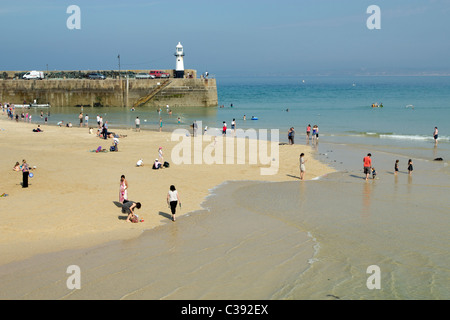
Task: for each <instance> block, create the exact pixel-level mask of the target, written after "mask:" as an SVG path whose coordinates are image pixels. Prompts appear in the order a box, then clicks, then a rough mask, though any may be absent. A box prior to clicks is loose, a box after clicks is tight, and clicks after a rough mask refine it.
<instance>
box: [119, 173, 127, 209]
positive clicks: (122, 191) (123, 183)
mask: <svg viewBox="0 0 450 320" xmlns="http://www.w3.org/2000/svg"><path fill="white" fill-rule="evenodd" d="M125 200H128V181H127V179H125V176H124V175H122V176H121V177H120V188H119V202H120V203H123V202H124V201H125Z"/></svg>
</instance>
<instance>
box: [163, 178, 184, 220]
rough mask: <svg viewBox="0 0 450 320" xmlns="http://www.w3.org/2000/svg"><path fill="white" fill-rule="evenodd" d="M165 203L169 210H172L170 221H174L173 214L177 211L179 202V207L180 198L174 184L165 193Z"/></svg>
mask: <svg viewBox="0 0 450 320" xmlns="http://www.w3.org/2000/svg"><path fill="white" fill-rule="evenodd" d="M166 200H167V205H168V206H169V207H170V210H171V212H172V221H175V220H176V219H175V214H176V211H177V204H178V203H180V207H181V199H180V195H179V194H178V191H177V189H175V186H174V185H171V186H170V190H169V192H168V193H167V199H166Z"/></svg>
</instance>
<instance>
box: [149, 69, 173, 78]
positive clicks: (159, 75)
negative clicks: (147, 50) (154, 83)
mask: <svg viewBox="0 0 450 320" xmlns="http://www.w3.org/2000/svg"><path fill="white" fill-rule="evenodd" d="M150 75H151V76H155V78H169V77H170V74H168V73H166V72H163V71H161V70H151V71H150Z"/></svg>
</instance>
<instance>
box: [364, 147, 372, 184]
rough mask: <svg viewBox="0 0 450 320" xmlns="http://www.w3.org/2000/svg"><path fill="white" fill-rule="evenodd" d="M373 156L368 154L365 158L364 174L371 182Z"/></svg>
mask: <svg viewBox="0 0 450 320" xmlns="http://www.w3.org/2000/svg"><path fill="white" fill-rule="evenodd" d="M371 157H372V155H371V154H370V153H368V154H367V156H366V157H364V159H363V162H364V174H365V175H366V180H369V175H370V170H371V168H372V159H371Z"/></svg>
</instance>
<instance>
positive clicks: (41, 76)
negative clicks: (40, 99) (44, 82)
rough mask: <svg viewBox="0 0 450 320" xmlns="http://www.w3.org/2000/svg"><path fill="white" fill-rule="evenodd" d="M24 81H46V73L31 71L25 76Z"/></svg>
mask: <svg viewBox="0 0 450 320" xmlns="http://www.w3.org/2000/svg"><path fill="white" fill-rule="evenodd" d="M23 79H26V80H31V79H39V80H40V79H44V72H42V71H36V70H33V71H29V72H27V73H25V74H24V75H23Z"/></svg>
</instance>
